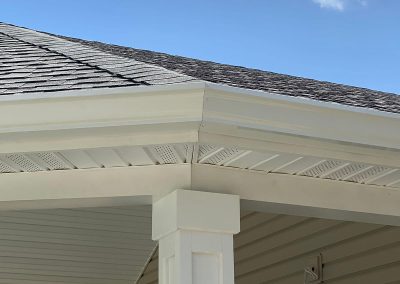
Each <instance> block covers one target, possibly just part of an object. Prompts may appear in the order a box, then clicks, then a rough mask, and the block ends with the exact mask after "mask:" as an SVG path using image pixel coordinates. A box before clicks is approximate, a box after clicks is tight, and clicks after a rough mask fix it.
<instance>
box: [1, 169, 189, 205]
mask: <svg viewBox="0 0 400 284" xmlns="http://www.w3.org/2000/svg"><path fill="white" fill-rule="evenodd" d="M155 176H156V177H157V178H154V177H155ZM190 183H191V166H190V165H189V164H177V165H152V166H134V167H115V168H107V169H102V168H100V169H85V170H64V171H51V172H50V171H46V172H31V173H9V174H1V175H0V211H1V210H21V209H51V208H77V207H99V206H100V207H101V206H122V205H136V204H140V205H150V204H152V199H153V198H154V199H159V198H161V197H162V196H164V195H166V194H168V193H170V192H172V191H174V190H176V189H177V188H181V189H190V186H191V184H190Z"/></svg>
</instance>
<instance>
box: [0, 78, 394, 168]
mask: <svg viewBox="0 0 400 284" xmlns="http://www.w3.org/2000/svg"><path fill="white" fill-rule="evenodd" d="M399 126H400V115H398V114H392V113H386V112H381V111H375V110H370V109H363V108H357V107H351V106H343V105H340V104H335V103H329V102H319V101H314V100H310V99H304V98H297V97H296V98H295V97H289V96H282V95H277V94H270V93H267V92H263V91H254V90H247V89H242V88H235V87H230V86H224V85H221V84H213V83H204V82H193V83H183V84H174V85H166V86H137V87H127V88H106V89H92V90H79V91H65V92H55V93H51V94H50V93H49V94H45V93H43V94H32V95H14V96H2V97H0V153H10V152H30V151H46V150H48V151H51V150H63V149H78V148H92V147H113V146H124V145H146V144H165V143H196V142H201V143H203V142H204V143H214V144H224V143H225V144H226V141H231V142H232V143H234V144H230V145H231V146H235V145H236V146H239V147H242V148H247V149H254V150H261V151H263V150H268V149H269V150H271V151H277V152H287V153H294V152H296V153H297V154H300V155H303V154H304V155H315V156H320V157H327V158H338V159H344V160H354V161H359V162H365V163H379V164H386V165H389V166H399V162H398V161H399V160H400V152H399V150H400V142H399V141H400V132H399V131H398V129H399ZM235 143H238V144H235ZM260 145H261V146H260ZM382 161H387V162H386V163H382Z"/></svg>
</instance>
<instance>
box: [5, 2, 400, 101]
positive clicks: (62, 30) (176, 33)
mask: <svg viewBox="0 0 400 284" xmlns="http://www.w3.org/2000/svg"><path fill="white" fill-rule="evenodd" d="M0 21H2V22H8V23H12V24H16V25H20V26H25V27H29V28H33V29H37V30H42V31H47V32H51V33H56V34H62V35H68V36H73V37H78V38H84V39H90V40H98V41H102V42H108V43H114V44H119V45H124V46H132V47H136V48H143V49H150V50H155V51H162V52H166V53H170V54H178V55H183V56H188V57H193V58H199V59H206V60H212V61H216V62H222V63H228V64H234V65H241V66H246V67H254V68H258V69H263V70H269V71H274V72H279V73H285V74H292V75H298V76H302V77H309V78H314V79H319V80H327V81H332V82H339V83H344V84H350V85H355V86H363V87H368V88H372V89H378V90H382V91H388V92H394V93H398V94H400V1H399V0H229V1H228V0H190V1H188V0H142V1H134V0H58V1H54V0H34V1H33V0H1V6H0Z"/></svg>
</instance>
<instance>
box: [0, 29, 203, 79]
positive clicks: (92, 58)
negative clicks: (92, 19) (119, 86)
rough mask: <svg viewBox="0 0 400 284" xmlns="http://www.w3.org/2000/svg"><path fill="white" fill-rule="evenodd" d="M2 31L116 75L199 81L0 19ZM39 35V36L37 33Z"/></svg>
mask: <svg viewBox="0 0 400 284" xmlns="http://www.w3.org/2000/svg"><path fill="white" fill-rule="evenodd" d="M0 27H1V28H2V33H3V34H4V35H6V36H9V37H11V38H13V39H15V40H19V41H21V42H25V43H28V44H32V45H34V46H36V47H38V48H41V49H44V50H48V51H50V52H53V53H56V54H60V55H62V56H65V57H67V58H69V59H72V60H74V61H75V62H78V63H81V64H85V65H87V66H90V67H93V68H97V69H99V70H102V71H106V72H107V73H109V74H112V75H113V76H117V77H119V78H122V79H126V80H129V81H131V82H134V83H136V84H147V85H158V84H166V83H167V82H166V80H168V83H169V84H171V83H181V82H188V81H199V80H197V79H196V78H193V77H191V76H188V75H184V74H181V73H178V72H175V71H171V70H168V69H166V68H164V67H160V66H156V65H153V64H149V63H144V62H141V61H138V60H135V59H129V58H126V57H122V56H118V55H115V54H111V53H107V52H104V51H102V50H99V49H95V48H93V47H88V46H86V45H83V44H81V43H79V42H72V41H69V40H67V39H63V38H60V37H57V36H54V35H51V34H47V33H44V32H40V31H35V30H31V29H28V28H23V27H18V26H14V25H9V24H5V23H2V22H0ZM38 35H39V37H38Z"/></svg>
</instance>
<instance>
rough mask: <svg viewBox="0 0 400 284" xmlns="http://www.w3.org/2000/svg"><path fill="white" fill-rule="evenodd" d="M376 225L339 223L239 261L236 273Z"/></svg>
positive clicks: (350, 235) (373, 227) (257, 267)
mask: <svg viewBox="0 0 400 284" xmlns="http://www.w3.org/2000/svg"><path fill="white" fill-rule="evenodd" d="M377 227H379V225H375V224H363V223H342V224H339V225H337V226H334V227H331V228H329V229H327V230H324V231H322V232H320V233H318V234H315V235H312V236H311V237H307V238H303V239H300V240H298V241H297V242H293V243H291V244H289V245H285V246H283V247H282V248H280V249H279V248H277V249H275V250H273V251H270V252H269V253H268V254H260V255H258V256H255V257H253V258H251V259H250V260H248V261H244V262H240V263H239V264H240V265H238V266H237V267H236V271H237V275H238V276H240V275H242V274H249V273H250V272H252V271H253V272H254V271H257V270H259V269H262V268H264V267H267V266H268V265H273V264H274V263H277V262H280V261H285V260H288V259H290V258H293V257H295V256H298V255H301V254H306V253H307V252H309V251H314V250H318V249H321V248H323V247H324V246H326V245H329V244H333V243H335V242H338V241H342V240H345V239H348V238H351V237H353V236H354V235H357V234H359V233H360V232H368V231H371V230H374V229H376V228H377Z"/></svg>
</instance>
